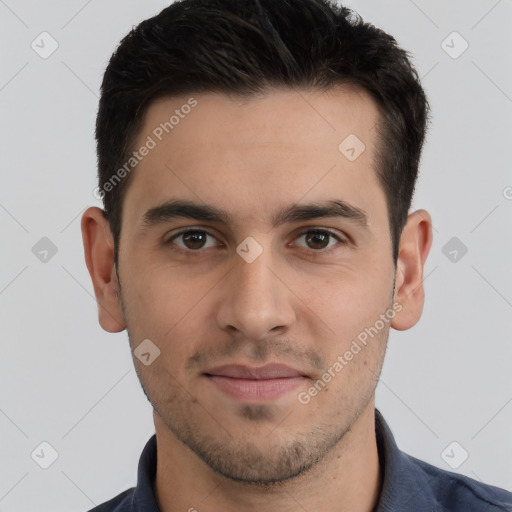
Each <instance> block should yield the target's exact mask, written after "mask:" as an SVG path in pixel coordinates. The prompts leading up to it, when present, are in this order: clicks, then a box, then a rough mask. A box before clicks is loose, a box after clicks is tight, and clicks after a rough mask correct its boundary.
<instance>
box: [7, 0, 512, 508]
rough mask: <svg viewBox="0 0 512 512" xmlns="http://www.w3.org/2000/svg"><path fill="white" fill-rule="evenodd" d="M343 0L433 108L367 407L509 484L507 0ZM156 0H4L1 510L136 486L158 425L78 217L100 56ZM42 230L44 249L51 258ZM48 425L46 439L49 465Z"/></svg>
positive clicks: (405, 445) (511, 9)
mask: <svg viewBox="0 0 512 512" xmlns="http://www.w3.org/2000/svg"><path fill="white" fill-rule="evenodd" d="M346 4H347V5H348V6H350V7H353V8H355V9H356V10H357V11H358V12H359V13H360V14H361V15H363V17H364V18H365V19H366V20H368V21H371V22H374V23H375V24H376V25H378V26H380V27H382V28H383V29H385V30H387V31H389V32H390V33H392V34H393V35H394V36H395V37H396V38H397V40H398V42H399V43H400V44H401V45H403V46H404V47H405V48H406V49H408V50H410V51H411V52H412V54H413V56H414V62H415V64H416V66H417V68H418V71H419V73H420V75H421V76H422V78H423V83H424V86H425V88H426V90H427V93H428V95H429V98H430V102H431V106H432V110H433V119H432V125H431V128H430V133H429V136H428V141H427V145H426V147H425V152H424V157H423V161H422V166H421V172H422V174H421V177H420V180H419V183H418V189H417V193H416V196H415V200H414V208H426V209H428V210H429V211H430V212H431V214H432V217H433V222H434V228H435V232H434V235H435V238H434V243H433V247H432V251H431V255H430V257H429V259H428V262H427V264H426V270H425V275H426V278H425V287H426V296H427V298H426V305H425V309H424V314H423V317H422V319H421V321H420V322H419V324H418V325H417V326H416V327H414V328H413V329H412V330H410V331H406V332H396V331H392V333H391V338H390V344H389V349H388V354H387V359H386V362H385V365H384V370H383V374H382V378H381V381H380V384H379V387H378V392H377V406H378V407H379V408H380V410H381V411H382V412H383V414H384V416H385V418H386V419H387V421H388V422H389V424H390V426H391V428H392V430H393V432H394V434H395V437H396V439H397V441H398V444H399V446H400V447H401V448H402V449H403V450H404V451H406V452H408V453H410V454H412V455H415V456H416V457H418V458H421V459H424V460H426V461H428V462H430V463H432V464H435V465H437V466H439V467H442V468H445V469H448V470H450V469H452V467H450V465H449V464H448V462H449V463H450V464H452V466H453V465H454V463H456V462H460V461H461V460H462V459H463V456H464V454H465V452H466V451H467V453H468V454H469V457H468V458H467V460H465V461H464V462H463V463H462V464H461V465H460V466H459V467H458V468H456V469H454V470H455V471H457V472H460V473H463V474H465V475H468V476H470V477H473V478H476V479H479V480H482V481H484V482H487V483H492V484H494V485H497V486H500V487H504V488H507V489H509V490H511V491H512V441H511V438H510V432H511V425H512V404H511V402H512V379H511V372H510V362H511V360H512V357H511V356H512V348H511V344H510V338H511V332H512V314H511V313H512V271H511V270H510V269H511V256H512V235H511V233H512V229H511V228H512V200H511V199H512V173H511V158H510V146H511V142H512V141H511V133H512V129H511V128H512V126H511V125H512V99H511V97H512V73H511V57H510V49H511V48H512V36H511V32H512V31H511V27H512V0H501V1H496V0H482V1H471V2H468V1H463V0H458V1H451V2H445V1H441V0H438V1H428V2H427V1H420V0H416V1H412V0H397V1H393V2H383V1H378V0H372V1H368V0H364V1H350V2H347V3H346ZM166 5H167V2H164V1H157V0H153V1H144V2H142V1H139V2H135V1H133V0H132V1H126V0H109V1H99V0H90V1H88V2H87V1H83V0H80V1H69V0H68V1H64V0H48V1H46V2H36V1H31V2H30V1H22V0H5V1H3V0H0V38H1V46H0V47H1V49H2V50H1V51H2V64H1V74H0V108H1V115H2V123H1V127H0V129H1V133H0V141H1V144H2V151H1V169H2V171H1V172H2V186H1V188H0V227H1V233H2V240H3V244H2V246H3V250H2V264H1V266H0V322H1V324H0V325H1V328H2V332H1V338H2V341H1V349H2V350H1V357H0V433H1V435H0V511H4V512H5V511H13V512H14V511H25V512H26V511H28V510H38V511H41V512H44V511H48V512H49V511H52V512H59V511H70V510H77V511H84V510H87V509H89V508H91V507H92V506H93V505H94V504H97V503H100V502H103V501H105V500H107V499H109V498H111V497H113V496H114V495H115V494H118V493H119V492H121V491H123V490H124V489H126V488H128V487H130V486H132V485H134V484H135V481H136V468H137V463H138V458H139V455H140V451H141V450H142V448H143V446H144V444H145V442H146V441H147V439H148V438H149V437H150V435H151V434H152V433H153V431H154V430H153V423H152V414H151V413H152V410H151V407H150V405H149V403H147V401H146V398H145V396H144V394H143V392H142V390H141V388H140V386H139V383H138V380H137V377H136V374H135V371H134V369H133V363H132V360H131V355H130V351H129V348H128V341H127V336H126V333H120V334H115V335H111V334H107V333H105V332H103V331H102V330H101V328H100V327H99V325H98V323H97V313H96V304H95V301H94V298H93V288H92V285H91V282H90V279H89V275H88V273H87V269H86V267H85V263H84V258H83V249H82V241H81V234H80V215H81V213H82V212H83V210H84V209H85V208H86V207H87V206H89V205H98V206H99V205H100V203H99V201H98V200H96V199H95V198H94V196H93V194H92V192H93V189H94V188H95V186H96V182H95V176H96V165H95V164H96V156H95V146H94V140H93V130H94V121H95V115H96V111H97V103H98V89H99V84H100V81H101V77H102V73H103V71H104V69H105V66H106V64H107V61H108V59H109V57H110V55H111V53H112V52H113V50H114V49H115V47H116V46H117V44H118V42H119V41H120V39H121V38H122V37H123V36H124V35H125V34H126V33H127V32H128V31H129V29H130V28H131V26H132V25H136V24H137V23H138V22H140V21H141V20H142V19H145V18H147V17H149V16H152V15H154V14H156V13H158V12H159V11H160V10H161V9H162V8H163V7H165V6H166ZM43 31H47V32H48V33H49V34H51V37H52V38H53V39H54V40H56V41H57V43H58V48H57V50H56V51H55V52H54V53H53V54H52V55H50V56H48V57H47V58H42V57H41V56H40V54H38V53H36V51H34V50H33V49H32V47H31V44H32V42H33V41H35V43H34V44H38V45H39V48H38V51H39V52H42V51H43V50H44V51H48V50H49V49H51V40H50V39H48V36H39V35H40V34H41V32H43ZM454 31H456V32H458V33H459V34H460V36H458V35H455V36H453V35H452V36H450V34H452V32H454ZM448 36H450V37H448ZM42 37H46V39H44V42H41V39H42ZM447 38H448V39H447ZM462 38H463V39H462ZM464 40H465V41H467V43H468V44H469V47H468V48H467V50H466V51H465V52H464V53H462V54H461V55H458V54H459V53H460V51H461V50H462V49H463V48H464ZM443 41H445V43H443ZM43 44H44V48H42V46H43ZM445 50H447V51H448V53H447V51H445ZM449 53H451V56H450V55H449ZM455 55H456V56H457V58H453V57H454V56H455ZM43 237H47V238H48V239H50V240H51V242H52V243H53V244H54V245H55V247H56V249H57V252H56V254H54V255H52V252H51V251H50V252H48V254H47V255H46V261H41V260H40V258H44V255H45V253H44V252H42V253H41V252H39V251H43V250H44V249H45V247H46V246H45V245H44V244H45V243H46V244H47V243H48V242H47V241H46V242H45V241H43V242H39V241H40V239H41V238H43ZM453 237H456V238H457V240H455V241H452V242H450V244H454V245H450V244H449V245H448V246H446V244H447V243H448V242H449V241H450V240H451V239H452V238H453ZM38 242H39V243H40V244H43V245H41V246H39V245H36V244H37V243H38ZM461 244H464V246H466V247H467V249H468V251H467V253H466V254H465V255H463V253H462V250H461V248H462V245H461ZM34 246H36V249H34V250H33V247H34ZM443 248H444V249H443ZM454 250H456V251H457V253H456V256H457V259H456V260H455V261H453V258H454V257H455V253H454V252H453V251H454ZM34 253H35V254H34ZM450 253H451V254H450ZM43 441H46V442H48V443H50V444H51V445H52V446H53V447H54V448H55V450H56V451H57V453H58V458H57V459H56V461H55V462H54V463H53V464H52V465H51V466H50V467H49V468H48V469H42V468H41V467H40V466H39V465H38V463H44V460H43V459H44V458H45V457H46V458H47V460H46V462H49V459H48V457H49V456H50V455H49V454H50V452H49V451H48V449H46V452H44V447H43V452H41V451H40V450H41V448H40V443H41V442H43ZM454 441H456V442H457V443H458V444H456V445H451V446H450V447H449V445H450V444H451V443H452V442H454ZM447 447H449V448H448V449H447ZM36 449H38V450H39V451H37V450H36ZM446 449H447V450H446ZM34 450H36V453H40V454H41V453H45V455H44V457H43V456H41V457H40V458H39V459H38V458H37V457H36V456H35V457H34V459H35V460H34V459H33V458H32V457H31V453H32V452H33V451H34ZM443 454H444V455H443ZM36 460H37V461H38V463H36Z"/></svg>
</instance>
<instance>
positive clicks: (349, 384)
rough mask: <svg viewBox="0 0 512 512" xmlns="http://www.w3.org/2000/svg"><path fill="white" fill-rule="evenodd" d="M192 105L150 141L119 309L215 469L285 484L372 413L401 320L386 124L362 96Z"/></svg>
mask: <svg viewBox="0 0 512 512" xmlns="http://www.w3.org/2000/svg"><path fill="white" fill-rule="evenodd" d="M189 100H190V98H189V97H188V96H183V97H173V98H166V99H164V100H159V101H157V102H155V103H153V104H152V105H151V106H150V108H149V109H148V111H147V115H146V117H145V121H144V125H143V128H142V130H141V131H140V134H139V137H138V140H137V142H136V144H135V148H140V147H142V146H143V145H145V144H146V145H147V146H148V147H149V146H153V143H154V147H152V148H151V149H150V150H149V151H147V152H145V151H142V152H144V153H147V154H146V155H145V156H144V157H143V158H141V160H140V162H139V164H138V166H137V168H136V170H135V171H134V173H133V176H132V178H133V181H132V182H131V183H130V186H129V187H128V189H127V194H126V197H125V200H124V206H123V222H122V229H121V240H120V246H119V266H118V274H119V280H120V286H121V290H120V299H121V302H122V311H123V315H124V321H125V322H126V327H127V330H128V334H129V338H130V344H131V348H132V350H135V349H137V347H138V346H139V344H141V343H142V342H143V340H148V339H149V340H151V343H150V344H149V345H147V346H148V347H150V349H149V351H148V350H146V352H147V353H150V354H157V350H156V348H158V350H159V351H160V354H159V356H158V357H156V359H154V361H152V362H151V363H150V364H147V365H146V364H143V363H142V362H141V361H140V360H139V359H138V358H137V357H134V363H135V366H136V369H137V373H138V376H139V378H140V381H141V384H142V386H143V389H144V391H145V393H146V395H147V397H148V398H149V400H150V401H151V403H152V405H153V407H154V410H155V418H156V420H157V421H158V423H159V425H160V427H159V428H166V429H168V431H169V432H171V433H172V435H173V436H175V438H177V439H179V440H180V441H181V442H182V443H184V444H185V445H186V446H188V447H189V448H190V449H191V450H192V451H193V452H195V453H196V454H197V455H198V456H199V457H200V458H201V459H202V460H203V461H205V462H206V463H207V464H208V465H209V466H210V467H211V468H212V469H214V470H215V471H217V472H219V473H221V474H223V475H225V476H227V477H229V478H232V479H235V480H244V481H259V482H269V481H278V480H286V479H288V478H291V477H293V476H296V475H299V474H301V473H303V472H305V471H306V470H307V469H308V468H310V467H311V466H313V465H314V464H315V463H316V462H317V461H319V460H321V459H322V458H323V457H324V456H325V455H326V454H327V453H329V451H330V450H331V449H332V448H333V447H334V446H335V445H336V443H338V441H340V440H341V439H342V438H343V436H344V434H345V433H346V432H347V431H348V430H349V429H350V428H351V426H352V425H353V424H354V422H355V421H356V420H357V418H358V417H359V416H360V415H361V413H362V412H363V411H364V410H365V409H366V408H368V407H369V406H370V404H372V400H373V396H374V390H375V386H376V382H377V379H378V375H379V373H380V370H381V366H382V362H383V358H384V353H385V346H386V341H387V337H388V331H389V324H390V318H392V316H393V313H394V312H396V307H395V309H393V285H394V279H395V266H394V263H393V260H392V247H391V238H390V229H389V224H388V215H387V206H386V198H385V195H384V192H383V190H382V188H381V186H380V184H379V182H378V180H377V176H376V172H375V146H376V141H377V136H378V133H377V131H376V122H377V120H378V111H377V108H376V106H375V104H374V103H373V101H372V100H371V99H370V98H369V97H368V96H367V95H365V94H363V93H361V92H356V91H352V90H347V89H339V90H335V91H334V90H333V91H330V92H328V93H326V92H322V93H320V92H314V93H313V92H306V91H302V92H300V93H299V92H294V91H291V90H272V91H269V92H268V93H267V94H266V95H264V96H261V97H258V98H252V99H249V100H243V101H242V100H240V99H234V98H229V97H227V96H225V95H222V94H213V93H208V94H201V95H196V96H194V100H193V101H189ZM194 101H195V102H197V103H196V104H195V105H194V106H193V107H191V108H183V105H186V104H188V105H192V104H194ZM176 110H178V111H179V112H180V114H179V115H177V117H179V121H178V122H176V119H174V120H173V121H172V122H173V127H172V129H170V128H169V126H168V125H167V131H168V132H169V133H167V132H166V131H165V130H164V129H162V125H161V123H165V122H166V121H169V119H170V117H171V116H172V115H173V114H175V111H176ZM159 127H160V129H159ZM351 134H352V135H351ZM354 135H355V136H357V139H359V141H360V142H357V139H355V138H354ZM349 136H350V137H351V138H349V139H348V141H347V142H345V143H344V144H342V146H341V150H340V148H339V146H340V143H342V142H343V141H344V140H345V139H346V138H347V137H349ZM148 137H149V138H150V139H151V140H152V141H153V143H151V142H149V139H148ZM160 139H161V140H160ZM361 143H362V144H364V150H362V149H363V146H362V145H361ZM361 150H362V152H361ZM354 157H356V158H354ZM177 202H187V203H189V204H188V205H187V206H188V208H184V207H183V206H184V205H183V204H182V205H178V204H177ZM194 205H195V206H196V208H193V207H191V206H194ZM313 205H314V206H315V208H314V207H313ZM336 205H337V206H336ZM179 206H181V208H180V207H179ZM206 208H209V210H206ZM213 213H215V215H213ZM395 306H396V305H395ZM365 334H366V336H365ZM363 340H365V341H363ZM146 343H148V342H146ZM356 347H359V349H358V348H356ZM145 357H146V358H147V359H152V356H151V355H150V356H149V357H148V356H147V355H146V356H145ZM226 365H227V366H226ZM271 365H283V366H271Z"/></svg>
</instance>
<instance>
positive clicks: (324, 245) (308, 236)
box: [297, 229, 346, 252]
mask: <svg viewBox="0 0 512 512" xmlns="http://www.w3.org/2000/svg"><path fill="white" fill-rule="evenodd" d="M301 238H303V239H304V241H305V243H306V245H305V246H304V245H299V247H305V248H306V249H310V250H312V251H310V252H323V251H325V250H327V249H329V248H331V247H333V246H334V245H336V242H338V243H341V244H345V243H346V241H345V240H344V239H342V238H341V237H339V236H338V235H336V234H334V233H332V232H331V231H328V230H326V229H310V230H308V231H303V232H302V233H301V234H300V235H299V236H298V237H297V240H299V239H301ZM331 242H333V243H331Z"/></svg>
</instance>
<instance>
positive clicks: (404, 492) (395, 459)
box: [132, 409, 437, 512]
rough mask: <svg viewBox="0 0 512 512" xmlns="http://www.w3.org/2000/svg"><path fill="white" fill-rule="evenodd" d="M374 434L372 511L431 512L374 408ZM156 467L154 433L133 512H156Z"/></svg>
mask: <svg viewBox="0 0 512 512" xmlns="http://www.w3.org/2000/svg"><path fill="white" fill-rule="evenodd" d="M375 433H376V437H377V448H378V451H379V461H380V465H381V472H382V474H383V478H382V487H381V492H380V497H379V502H378V505H377V507H376V508H375V512H397V511H402V510H403V511H406V510H414V511H415V512H435V511H436V510H437V509H436V507H435V505H434V504H433V502H434V496H431V493H432V491H431V490H430V487H429V485H428V477H427V476H426V474H425V473H424V472H423V471H421V469H420V468H419V467H418V466H417V465H416V464H415V463H414V460H415V459H414V458H413V457H410V456H409V455H406V454H405V453H403V452H401V451H400V450H399V448H398V446H397V444H396V442H395V439H394V437H393V434H392V433H391V430H390V429H389V427H388V425H387V423H386V421H385V420H384V418H383V416H382V414H381V413H380V411H378V410H377V409H375ZM156 467H157V442H156V434H154V435H153V436H152V437H151V438H150V439H149V441H148V442H147V443H146V446H145V447H144V450H143V451H142V454H141V457H140V460H139V467H138V473H137V487H136V488H135V490H134V492H133V495H132V508H133V511H134V512H159V508H158V505H157V502H156V497H155V494H154V491H153V483H154V480H155V475H156Z"/></svg>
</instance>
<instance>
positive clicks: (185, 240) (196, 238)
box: [167, 229, 215, 251]
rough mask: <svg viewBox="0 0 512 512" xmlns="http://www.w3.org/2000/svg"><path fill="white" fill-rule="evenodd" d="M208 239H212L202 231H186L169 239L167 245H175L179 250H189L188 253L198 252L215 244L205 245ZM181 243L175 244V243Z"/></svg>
mask: <svg viewBox="0 0 512 512" xmlns="http://www.w3.org/2000/svg"><path fill="white" fill-rule="evenodd" d="M208 237H210V238H214V237H213V236H212V235H210V234H209V233H208V232H206V231H203V230H198V229H194V230H188V231H182V232H181V233H177V234H176V235H174V236H173V237H171V238H170V239H169V240H168V241H167V243H168V244H171V243H172V244H175V245H177V246H178V247H180V248H181V249H184V250H189V251H198V250H200V249H207V248H208V247H214V246H215V243H213V245H212V244H210V245H206V244H207V242H208ZM178 241H179V242H181V243H177V242H178Z"/></svg>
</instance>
